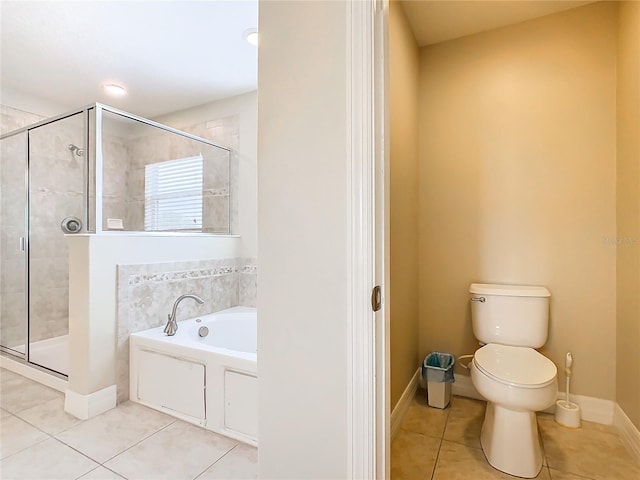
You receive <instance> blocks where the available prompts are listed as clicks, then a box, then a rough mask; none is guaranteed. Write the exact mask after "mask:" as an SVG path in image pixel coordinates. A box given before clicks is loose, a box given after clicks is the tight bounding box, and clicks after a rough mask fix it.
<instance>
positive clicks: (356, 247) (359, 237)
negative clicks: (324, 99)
mask: <svg viewBox="0 0 640 480" xmlns="http://www.w3.org/2000/svg"><path fill="white" fill-rule="evenodd" d="M388 8H389V4H388V0H369V1H356V2H349V4H348V7H347V9H348V12H347V18H348V21H347V40H348V44H347V49H348V51H347V77H348V78H347V82H348V89H347V92H348V100H347V102H348V111H349V114H350V118H349V121H348V122H347V125H348V128H349V131H348V132H347V139H348V143H349V145H348V148H349V152H348V158H349V159H350V165H349V167H350V168H349V179H348V182H349V183H348V185H347V188H348V191H349V198H350V208H349V212H348V213H349V218H348V220H349V224H350V226H351V227H350V235H349V261H350V265H349V269H348V272H349V279H348V283H349V288H350V292H349V305H348V308H349V319H350V325H349V337H348V349H349V362H350V364H349V372H350V385H349V402H350V403H349V419H350V424H349V426H348V445H349V455H348V459H349V473H350V477H351V478H354V479H360V478H376V479H383V478H388V477H389V476H390V461H389V458H390V409H389V392H390V388H389V350H390V349H389V334H388V332H389V312H388V308H386V302H385V299H386V298H388V295H387V294H388V291H389V278H388V272H389V268H388V261H389V255H388V248H389V242H388V235H389V234H388V228H387V226H388V211H389V209H388V202H389V199H388V192H389V188H388V181H389V180H388V175H386V174H385V172H388V165H389V163H388V162H389V155H388V151H387V150H388V148H387V147H386V141H387V138H388V134H387V133H388V119H387V108H386V98H387V95H386V84H387V82H386V79H387V78H386V77H387V73H386V59H387V25H388ZM375 285H380V286H381V288H382V308H381V309H380V310H379V311H378V312H373V310H372V307H371V301H370V299H371V293H372V289H373V287H374V286H375Z"/></svg>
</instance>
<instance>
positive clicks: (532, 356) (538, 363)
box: [473, 343, 558, 388]
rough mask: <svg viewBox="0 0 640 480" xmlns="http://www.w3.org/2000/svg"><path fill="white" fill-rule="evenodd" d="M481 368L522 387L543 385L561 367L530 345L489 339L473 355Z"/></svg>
mask: <svg viewBox="0 0 640 480" xmlns="http://www.w3.org/2000/svg"><path fill="white" fill-rule="evenodd" d="M473 361H474V363H475V365H476V366H477V368H478V370H480V371H481V372H482V373H484V374H485V375H487V376H488V377H491V378H492V379H494V380H496V381H497V382H500V383H503V384H507V385H512V386H515V387H521V388H542V387H546V386H547V385H549V384H551V383H553V382H555V381H556V376H557V374H558V369H557V368H556V366H555V364H554V363H553V362H552V361H551V360H549V359H548V358H547V357H545V356H544V355H542V354H540V353H538V352H537V351H536V350H534V349H533V348H529V347H513V346H508V345H500V344H497V343H489V344H487V345H485V346H484V347H482V348H480V349H478V350H477V351H476V353H475V354H474V356H473Z"/></svg>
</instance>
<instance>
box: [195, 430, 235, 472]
mask: <svg viewBox="0 0 640 480" xmlns="http://www.w3.org/2000/svg"><path fill="white" fill-rule="evenodd" d="M218 435H219V434H218ZM238 445H240V443H236V444H235V445H234V446H233V447H231V448H230V449H229V450H227V451H226V452H224V453H223V454H222V455H221V456H220V458H218V459H217V460H216V461H215V462H213V463H212V464H211V465H209V466H208V467H206V468H205V469H204V470H202V471H201V472H200V473H199V474H198V475H196V476H195V477H193V480H197V479H198V478H200V477H201V476H202V475H204V472H206V471H207V470H209V469H210V468H211V467H213V466H214V465H215V464H216V463H218V462H219V461H220V460H222V459H223V458H224V457H226V456H227V455H228V454H229V453H231V451H232V450H235V449H236V447H237V446H238Z"/></svg>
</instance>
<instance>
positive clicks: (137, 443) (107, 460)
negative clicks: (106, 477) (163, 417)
mask: <svg viewBox="0 0 640 480" xmlns="http://www.w3.org/2000/svg"><path fill="white" fill-rule="evenodd" d="M116 408H117V407H116ZM177 421H178V419H174V420H173V421H172V422H170V423H168V424H167V425H165V426H164V427H162V428H159V429H158V430H156V431H155V432H151V433H150V434H149V435H147V436H146V437H144V438H142V439H140V440H139V441H137V442H136V443H134V444H133V445H130V446H129V447H127V448H125V449H124V450H122V451H121V452H119V453H117V454H115V455H114V456H112V457H110V458H108V459H106V460H105V461H104V462H98V461H97V460H94V461H95V462H98V463H99V464H100V465H102V466H103V467H104V464H105V463H107V462H109V461H111V460H113V459H114V458H116V457H117V456H119V455H122V454H123V453H125V452H128V451H129V450H131V449H132V448H133V447H135V446H136V445H139V444H141V443H142V442H144V441H145V440H147V439H148V438H151V437H153V436H154V435H155V434H157V433H160V432H161V431H163V430H164V429H166V428H169V427H170V426H171V425H173V424H174V423H176V422H177ZM105 468H109V467H105ZM109 470H111V469H109ZM115 473H118V472H115ZM118 475H120V474H119V473H118Z"/></svg>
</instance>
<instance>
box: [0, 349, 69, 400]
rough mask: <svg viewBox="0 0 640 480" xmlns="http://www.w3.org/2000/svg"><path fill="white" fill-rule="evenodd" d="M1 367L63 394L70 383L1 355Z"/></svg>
mask: <svg viewBox="0 0 640 480" xmlns="http://www.w3.org/2000/svg"><path fill="white" fill-rule="evenodd" d="M0 367H1V368H6V369H7V370H10V371H12V372H14V373H17V374H18V375H22V376H23V377H26V378H28V379H29V380H33V381H34V382H38V383H41V384H42V385H45V386H47V387H49V388H53V389H54V390H57V391H59V392H63V393H64V392H65V390H66V389H67V384H68V383H69V382H68V381H67V380H65V379H63V378H60V377H56V376H55V375H53V374H51V373H47V372H44V371H42V370H39V369H38V368H36V367H33V366H30V365H27V364H25V363H22V362H18V361H16V360H13V359H11V358H9V357H8V356H5V355H0Z"/></svg>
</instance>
